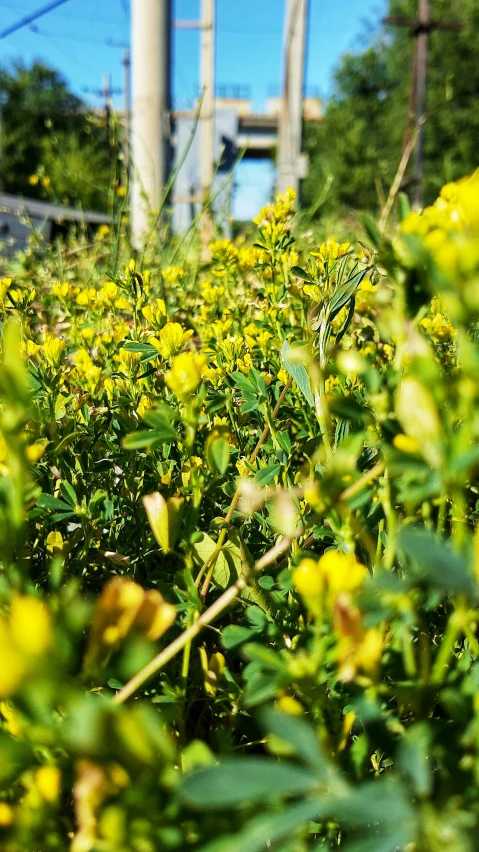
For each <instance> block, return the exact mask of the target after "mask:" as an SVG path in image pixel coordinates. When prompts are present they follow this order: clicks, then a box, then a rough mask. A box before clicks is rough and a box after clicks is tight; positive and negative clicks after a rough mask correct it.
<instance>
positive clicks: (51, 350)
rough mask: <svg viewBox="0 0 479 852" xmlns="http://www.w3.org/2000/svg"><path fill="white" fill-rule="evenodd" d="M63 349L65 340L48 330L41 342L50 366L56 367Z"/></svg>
mask: <svg viewBox="0 0 479 852" xmlns="http://www.w3.org/2000/svg"><path fill="white" fill-rule="evenodd" d="M64 349H65V341H64V340H62V339H61V338H60V337H57V336H56V334H52V333H51V332H48V334H47V335H46V337H45V340H44V342H43V354H44V355H45V358H46V360H47V362H48V364H50V367H58V366H59V364H60V361H61V358H62V353H63V351H64Z"/></svg>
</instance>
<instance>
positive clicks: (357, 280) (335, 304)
mask: <svg viewBox="0 0 479 852" xmlns="http://www.w3.org/2000/svg"><path fill="white" fill-rule="evenodd" d="M367 272H369V269H368V267H365V268H364V269H361V270H360V271H359V272H356V274H355V275H352V276H351V278H348V279H347V281H345V282H344V284H341V286H340V287H338V289H337V290H336V292H335V293H334V295H333V297H332V299H331V301H330V303H329V317H328V318H329V320H330V321H332V320H333V319H334V318H335V316H337V314H339V312H340V310H341V309H342V308H344V306H345V305H346V304H347V303H348V302H349V300H350V298H351V296H354V294H355V292H356V290H357V289H358V287H359V285H360V284H361V281H362V280H363V278H364V276H365V275H366V273H367Z"/></svg>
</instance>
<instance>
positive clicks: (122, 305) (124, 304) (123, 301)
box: [115, 296, 131, 311]
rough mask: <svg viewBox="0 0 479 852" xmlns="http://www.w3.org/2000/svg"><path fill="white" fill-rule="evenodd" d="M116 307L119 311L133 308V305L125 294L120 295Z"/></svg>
mask: <svg viewBox="0 0 479 852" xmlns="http://www.w3.org/2000/svg"><path fill="white" fill-rule="evenodd" d="M115 308H118V310H119V311H129V310H131V305H130V303H129V301H128V299H127V298H125V296H119V298H118V299H116V301H115Z"/></svg>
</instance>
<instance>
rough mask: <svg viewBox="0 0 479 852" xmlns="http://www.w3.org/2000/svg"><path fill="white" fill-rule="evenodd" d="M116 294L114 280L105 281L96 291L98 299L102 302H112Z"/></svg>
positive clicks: (116, 288) (116, 289)
mask: <svg viewBox="0 0 479 852" xmlns="http://www.w3.org/2000/svg"><path fill="white" fill-rule="evenodd" d="M117 296H118V286H117V285H116V284H115V282H114V281H107V283H106V284H105V285H104V287H102V288H101V290H100V291H99V293H98V297H99V299H101V301H103V302H110V303H111V302H114V301H115V299H116V297H117Z"/></svg>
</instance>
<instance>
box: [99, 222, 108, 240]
mask: <svg viewBox="0 0 479 852" xmlns="http://www.w3.org/2000/svg"><path fill="white" fill-rule="evenodd" d="M109 233H110V227H109V225H100V227H99V228H98V231H97V232H96V238H97V240H98V241H99V242H103V240H104V239H105V238H106V237H107V236H108V234H109Z"/></svg>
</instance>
